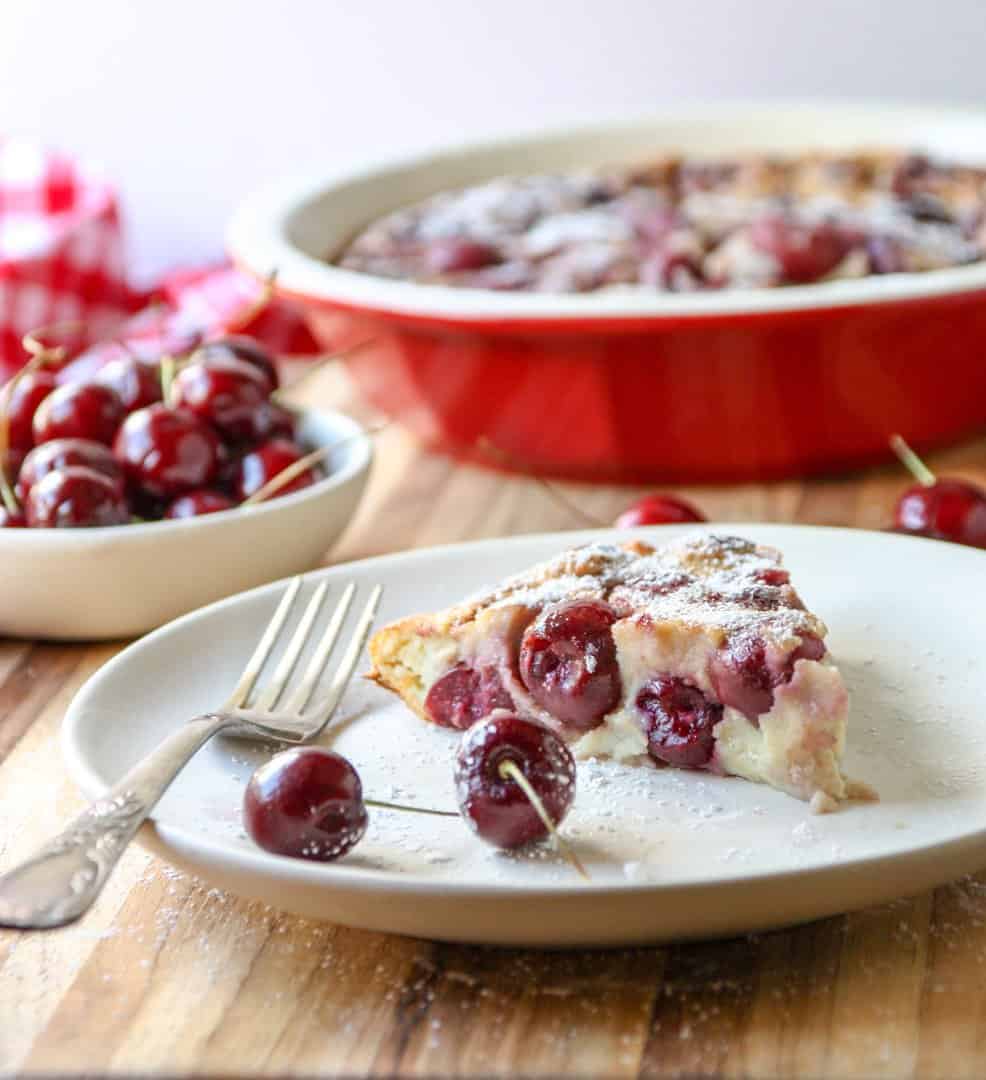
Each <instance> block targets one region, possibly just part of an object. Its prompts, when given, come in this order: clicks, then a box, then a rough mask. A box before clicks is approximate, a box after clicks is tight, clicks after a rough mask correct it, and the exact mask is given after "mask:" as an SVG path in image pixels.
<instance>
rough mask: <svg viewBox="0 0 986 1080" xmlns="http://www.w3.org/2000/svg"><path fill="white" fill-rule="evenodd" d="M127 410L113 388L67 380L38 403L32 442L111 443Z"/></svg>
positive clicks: (33, 424)
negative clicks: (59, 440)
mask: <svg viewBox="0 0 986 1080" xmlns="http://www.w3.org/2000/svg"><path fill="white" fill-rule="evenodd" d="M125 412H126V410H125V409H124V407H123V402H121V401H120V398H119V396H118V395H117V393H116V391H115V390H113V389H111V388H110V387H109V386H103V385H102V384H100V383H66V384H65V385H64V386H59V387H58V389H57V390H53V391H52V392H51V393H50V394H49V395H48V396H47V397H46V398H45V399H44V401H42V402H41V404H40V405H39V406H38V410H37V412H36V413H35V414H34V421H33V423H32V427H33V431H34V442H35V445H37V444H38V443H44V442H49V441H50V440H52V439H89V440H91V441H92V442H98V443H104V444H105V445H107V446H110V445H112V443H113V439H114V437H115V435H116V433H117V430H118V429H119V427H120V423H121V421H122V420H123V417H124V415H125Z"/></svg>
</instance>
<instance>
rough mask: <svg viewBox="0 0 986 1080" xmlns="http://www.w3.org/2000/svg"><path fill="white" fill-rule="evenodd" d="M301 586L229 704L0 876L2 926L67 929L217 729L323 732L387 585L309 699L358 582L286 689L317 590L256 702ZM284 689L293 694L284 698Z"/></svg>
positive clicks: (172, 738) (272, 735) (256, 733)
mask: <svg viewBox="0 0 986 1080" xmlns="http://www.w3.org/2000/svg"><path fill="white" fill-rule="evenodd" d="M301 583H302V579H301V578H300V577H298V578H295V579H294V580H293V581H292V582H291V583H290V585H289V586H288V587H287V589H286V590H285V591H284V593H283V595H282V596H281V599H280V602H279V603H278V605H277V609H276V610H275V612H274V615H273V617H272V618H271V620H270V622H269V623H268V624H267V629H266V630H265V631H264V632H263V634H262V635H261V638H260V641H259V642H258V643H257V647H256V649H255V650H254V652H253V655H252V656H251V657H250V659H249V661H248V662H247V666H246V667H245V668H244V669H243V674H242V675H241V676H240V679H239V681H238V682H237V684H236V688H235V689H234V690H233V693H232V694H231V695H230V697H229V700H228V701H226V702H225V703H224V704H223V705H221V706H220V707H219V709H217V710H216V711H215V712H210V713H205V714H204V715H202V716H198V717H196V718H195V719H194V720H190V721H189V722H188V723H187V724H185V725H183V726H182V727H180V728H179V729H178V730H177V731H175V732H174V734H172V735H169V736H168V737H167V738H166V739H165V740H164V741H163V742H162V743H161V744H160V745H159V746H157V748H156V749H154V750H152V751H151V753H149V754H148V755H147V756H146V757H144V758H143V759H141V761H139V762H138V763H137V764H136V765H135V766H134V767H133V768H132V769H131V770H130V771H129V772H128V773H127V774H126V775H125V776H124V777H123V778H122V779H121V780H119V781H118V782H117V783H116V784H114V785H113V787H112V788H110V790H109V791H108V792H107V793H106V794H105V795H104V796H103V797H102V798H101V799H97V800H96V802H94V803H91V804H90V805H89V806H88V807H87V808H86V809H85V810H84V811H83V812H82V813H81V814H79V816H78V817H76V818H75V819H74V820H73V821H71V822H70V823H69V825H68V826H67V827H66V828H65V829H64V830H63V831H62V832H61V833H59V835H58V836H56V837H55V838H54V840H51V841H50V842H49V843H47V844H45V845H44V847H42V848H41V850H40V851H39V852H38V853H37V854H36V855H34V856H33V857H32V858H30V859H28V860H27V861H26V862H23V863H21V864H20V865H19V866H17V867H15V868H14V869H13V870H10V871H8V872H7V873H6V874H3V875H2V876H0V926H6V927H17V928H19V929H24V930H43V929H48V928H51V927H55V926H64V925H65V924H66V923H70V922H72V921H74V920H75V919H78V918H79V916H80V915H84V914H85V912H86V911H88V910H89V908H90V907H91V905H92V904H93V902H94V901H95V899H96V897H97V896H99V894H100V892H101V891H102V888H103V885H104V884H105V883H106V879H107V878H108V877H109V875H110V873H111V872H112V870H113V868H114V867H115V866H116V864H117V862H119V859H120V856H121V855H122V854H123V852H124V850H125V849H126V847H127V845H128V844H129V843H130V841H131V840H132V839H133V837H134V835H135V834H136V832H137V830H138V829H139V828H140V826H141V825H142V824H143V823H144V822H145V821H146V820H147V818H148V816H149V815H150V812H151V810H153V809H154V806H155V805H156V804H157V802H158V800H159V799H160V798H161V796H162V795H163V794H164V793H165V791H166V790H167V788H168V787H169V785H170V784H171V782H172V781H173V780H174V779H175V777H176V776H177V775H178V774H179V773H180V772H181V770H182V769H183V768H184V767H185V766H186V765H187V764H188V763H189V761H191V759H192V758H193V757H194V756H195V754H196V753H197V752H198V751H199V750H200V749H201V747H202V746H204V745H205V743H207V742H208V741H209V739H211V738H212V737H213V735H217V734H218V733H219V732H222V733H223V734H224V735H232V736H237V737H246V738H254V739H256V738H262V739H276V740H277V741H279V742H284V743H304V742H309V741H310V740H311V739H314V738H315V737H316V736H317V735H319V734H320V733H321V732H322V731H323V730H324V728H325V726H326V724H328V722H329V721H330V720H331V719H332V716H333V714H334V713H335V710H336V708H337V707H338V705H339V702H340V700H341V699H342V695H343V692H344V691H345V689H346V686H347V685H348V684H349V680H350V679H351V678H352V674H353V671H354V669H355V667H356V664H357V661H358V660H359V655H360V653H361V652H362V650H363V646H364V645H365V644H366V639H367V637H368V636H369V633H370V627H371V626H372V625H373V619H374V616H375V615H376V611H377V605H378V604H379V602H380V594H381V592H382V589H381V587H380V586H379V585H377V586H375V587H374V589H373V591H372V592H371V593H370V598H369V600H367V603H366V606H365V607H364V609H363V613H362V614H361V615H360V618H359V622H358V624H357V626H356V629H355V631H354V632H353V636H352V637H351V638H350V640H349V645H348V647H347V649H346V652H345V654H344V655H343V657H342V659H341V660H340V662H339V666H338V667H337V669H336V672H335V674H334V676H333V678H332V682H331V683H330V685H329V689H328V692H327V694H326V695H325V696H324V697H322V698H320V699H319V700H318V701H317V702H316V703H315V704H314V705H311V701H312V698H313V696H314V694H315V691H316V689H317V688H318V685H319V682H320V681H321V677H322V673H323V672H324V670H325V668H326V666H327V664H328V662H329V658H330V657H331V655H332V652H333V650H334V648H335V645H336V641H337V639H338V637H339V633H340V631H341V629H342V625H343V622H344V621H345V619H346V615H347V614H348V612H349V608H350V606H351V605H352V602H353V596H354V594H355V592H356V587H355V586H354V585H351V584H350V585H347V586H346V589H345V590H344V592H343V594H342V597H341V598H340V600H339V603H338V604H337V605H336V608H335V610H334V611H333V613H332V616H331V618H330V619H329V622H328V626H327V627H326V629H325V632H324V633H323V634H322V637H321V639H320V640H319V642H318V644H317V645H316V646H315V648H314V649H313V651H312V654H311V658H310V659H309V661H308V665H307V667H306V668H305V671H304V673H303V675H302V677H301V680H300V682H298V684H297V685H296V686H293V687H291V688H290V692H289V686H288V683H289V682H290V681H291V677H292V675H293V673H294V669H295V668H296V667H297V665H298V661H299V659H300V658H301V655H302V653H303V652H304V650H305V647H306V645H307V644H308V643H309V641H310V640H312V638H313V630H314V627H315V623H316V620H317V619H318V616H319V612H320V611H321V609H322V605H323V603H324V602H325V597H326V593H327V592H328V584H327V583H326V582H323V583H322V584H321V585H319V586H318V587H317V588H316V589H315V592H314V593H313V594H312V597H311V599H310V600H309V602H308V606H307V607H306V608H305V612H304V614H303V615H302V617H301V620H300V621H299V623H298V626H297V628H296V630H295V632H294V635H293V636H292V637H291V640H290V642H289V644H288V645H287V647H286V648H285V650H284V652H283V654H282V655H281V658H280V660H279V661H278V663H277V667H276V668H275V670H274V673H273V674H272V675H271V677H270V680H269V681H268V682H267V683H266V685H265V686H263V687H262V688H260V689H259V690H258V691H257V693H256V695H255V696H254V698H253V700H252V701H250V698H251V695H252V694H253V691H254V688H255V686H256V684H257V679H258V677H259V675H260V673H261V671H262V670H263V667H264V665H265V664H266V662H267V660H268V658H269V657H270V655H271V653H272V652H273V651H274V648H275V646H276V644H277V642H278V641H279V640H280V638H281V631H282V630H283V629H284V626H285V623H286V622H287V620H288V617H289V615H290V614H291V609H292V607H293V606H294V602H295V600H296V598H297V596H298V593H299V591H300V589H301ZM285 696H287V700H286V701H284V704H283V705H282V704H281V702H282V700H283V699H284V698H285ZM310 705H311V707H309V706H310Z"/></svg>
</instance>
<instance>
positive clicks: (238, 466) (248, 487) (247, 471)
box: [231, 439, 317, 502]
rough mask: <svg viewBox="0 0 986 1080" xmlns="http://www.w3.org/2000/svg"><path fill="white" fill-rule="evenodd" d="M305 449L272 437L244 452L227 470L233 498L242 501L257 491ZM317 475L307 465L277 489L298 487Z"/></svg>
mask: <svg viewBox="0 0 986 1080" xmlns="http://www.w3.org/2000/svg"><path fill="white" fill-rule="evenodd" d="M304 455H305V451H304V450H302V449H301V447H300V446H297V445H296V444H295V443H293V442H289V441H288V440H287V439H272V440H271V441H270V442H266V443H263V445H261V446H258V447H256V448H255V449H253V450H251V451H250V452H249V453H247V454H244V455H243V457H241V458H240V460H239V461H237V462H235V463H234V465H233V468H232V470H231V474H232V481H231V487H232V491H233V496H234V498H236V499H238V500H239V501H240V502H242V501H243V500H244V499H248V498H249V497H250V496H251V495H253V494H254V493H255V492H258V491H259V490H260V489H261V488H262V487H263V486H264V485H265V484H266V483H268V481H270V480H273V478H274V477H275V476H277V474H278V473H280V472H283V471H284V470H285V469H286V468H287V467H288V466H289V465H293V464H294V463H295V462H296V461H298V460H300V459H301V458H302V457H304ZM316 479H317V477H316V475H315V472H314V469H308V470H307V471H305V472H303V473H302V474H301V475H300V476H297V477H295V478H294V480H292V481H291V483H289V484H288V485H286V486H285V487H283V488H281V490H280V491H278V492H277V494H278V495H287V494H288V493H289V492H291V491H300V490H301V489H302V488H306V487H310V486H311V485H312V484H314V483H315V480H316Z"/></svg>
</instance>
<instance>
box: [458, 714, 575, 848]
mask: <svg viewBox="0 0 986 1080" xmlns="http://www.w3.org/2000/svg"><path fill="white" fill-rule="evenodd" d="M506 762H513V763H514V764H515V766H516V767H517V768H518V769H519V770H520V772H521V773H522V774H523V776H524V778H525V779H526V781H527V783H528V784H530V786H531V787H532V788H533V789H534V792H535V794H536V795H537V797H538V798H539V799H540V801H541V804H542V806H543V808H544V810H545V812H546V813H547V816H548V818H549V820H550V821H551V822H553V823H554V825H556V826H557V825H559V824H560V823H561V822H562V820H563V819H564V817H565V815H566V814H567V813H568V811H569V808H570V807H571V805H572V800H573V799H574V798H575V761H574V759H573V758H572V754H571V751H570V750H569V749H568V747H567V746H566V745H565V744H564V742H562V740H561V739H560V738H558V736H557V735H555V734H554V732H552V731H549V730H548V729H547V728H546V727H544V726H543V725H542V724H539V723H536V722H535V721H533V720H527V719H524V718H523V717H520V716H517V715H515V714H514V713H510V712H506V711H503V710H499V711H497V712H495V713H493V714H492V715H491V716H489V717H487V718H486V719H485V720H481V721H479V723H477V724H474V725H473V726H472V727H471V728H469V730H468V731H467V732H466V733H465V734H464V735H463V736H462V742H461V743H460V744H459V750H458V753H457V754H456V758H455V774H454V775H455V790H456V796H457V798H458V802H459V809H460V810H461V812H462V816H463V817H464V818H465V820H466V821H467V822H468V823H469V825H470V826H471V827H472V829H473V830H474V831H475V832H476V834H477V835H478V836H480V837H482V838H483V839H484V840H486V841H487V842H488V843H490V844H494V845H495V846H496V847H500V848H516V847H520V846H521V845H523V844H527V843H530V842H531V841H534V840H541V839H543V838H544V837H545V836H547V835H548V827H547V825H546V824H545V823H544V821H542V819H541V816H540V815H539V814H538V812H537V810H536V808H535V807H534V805H533V804H532V802H531V800H530V798H529V797H528V795H527V794H526V793H525V792H524V790H523V788H522V787H521V786H520V785H519V784H518V783H517V781H516V780H514V779H512V778H511V777H510V775H509V773H507V772H506V771H505V770H504V768H503V766H504V764H505V763H506Z"/></svg>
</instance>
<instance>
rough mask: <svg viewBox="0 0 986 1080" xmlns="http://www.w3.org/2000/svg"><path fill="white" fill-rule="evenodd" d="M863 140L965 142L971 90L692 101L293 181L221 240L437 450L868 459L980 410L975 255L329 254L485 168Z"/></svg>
mask: <svg viewBox="0 0 986 1080" xmlns="http://www.w3.org/2000/svg"><path fill="white" fill-rule="evenodd" d="M872 147H881V148H882V147H890V148H894V147H896V148H903V149H917V150H923V151H927V152H929V153H932V154H935V155H940V156H942V157H945V158H949V159H952V160H957V161H968V162H975V163H976V164H982V163H983V161H984V158H986V112H983V111H979V110H965V109H954V108H953V109H929V108H912V107H869V106H855V105H824V106H821V105H804V106H790V105H784V106H778V105H770V106H767V105H753V106H749V105H746V106H740V105H732V106H722V105H720V106H701V107H696V106H692V107H689V108H681V109H676V110H674V111H669V112H667V113H665V114H663V115H660V116H652V117H649V118H647V119H644V120H636V121H633V122H631V123H627V122H624V123H621V124H614V125H610V126H607V127H595V128H592V129H579V130H575V131H567V132H560V133H554V134H548V135H543V134H542V135H537V136H526V137H522V138H516V139H510V140H503V141H500V142H497V143H487V144H482V145H478V146H475V147H471V148H459V149H455V150H450V151H447V152H443V153H439V154H433V155H430V156H427V157H420V158H417V159H414V160H411V161H403V162H400V163H396V164H394V163H391V164H389V165H383V166H379V167H375V168H372V169H367V170H363V171H358V172H357V171H355V170H353V171H351V172H348V173H346V174H345V175H343V176H341V177H335V178H328V179H327V178H325V177H322V178H321V179H316V180H314V181H308V182H302V183H298V182H293V183H290V184H287V185H282V186H280V187H278V188H276V189H274V190H271V191H268V192H265V193H262V194H259V195H257V196H255V197H254V198H252V199H250V200H248V202H247V203H246V204H245V205H244V206H243V207H242V208H241V209H240V210H239V211H238V213H237V214H236V216H235V218H234V221H233V223H232V225H231V228H230V233H229V243H230V249H231V252H232V254H233V257H234V258H235V259H236V261H237V262H238V263H239V264H240V265H242V266H244V267H245V268H247V269H249V270H251V271H252V272H254V273H256V274H258V275H267V274H268V273H270V271H272V270H274V269H276V270H277V272H278V277H277V288H278V291H279V292H281V293H282V294H284V295H285V296H289V297H291V298H293V299H294V300H296V301H298V302H300V303H301V304H302V306H303V308H304V310H305V312H306V314H307V317H308V319H309V322H310V325H311V327H312V329H313V331H314V332H315V334H316V336H317V337H318V339H319V340H320V341H321V342H322V343H323V344H324V346H325V347H326V348H327V349H332V348H340V347H345V346H346V345H347V344H351V343H353V342H357V341H366V342H368V343H367V344H366V345H365V346H364V347H363V348H361V349H358V350H356V351H355V352H353V354H352V355H351V356H349V357H348V358H347V360H346V363H347V365H348V368H349V370H350V372H351V373H352V375H353V377H354V378H355V380H356V382H357V383H358V385H359V386H360V387H361V389H362V391H363V392H364V394H365V395H366V396H367V397H368V398H369V399H370V400H371V401H372V402H373V403H374V404H375V405H376V406H378V407H379V408H380V409H382V410H383V411H384V412H385V413H387V414H388V415H391V416H393V417H396V418H397V419H399V420H400V421H401V422H403V423H404V424H406V425H407V426H408V427H409V428H411V429H412V430H413V431H414V432H416V433H417V434H418V435H419V436H420V437H421V438H423V439H424V440H425V441H426V442H427V443H429V444H431V445H433V446H436V447H439V448H441V449H444V450H447V451H449V452H451V453H453V454H455V455H457V456H460V457H467V458H475V459H479V460H486V461H491V462H493V463H497V464H504V463H507V464H510V465H512V466H515V467H518V468H523V469H527V470H531V471H537V472H541V473H546V474H551V475H556V476H562V477H570V478H573V479H582V480H598V481H627V482H630V481H635V482H639V481H654V480H666V481H682V482H706V481H710V482H711V481H743V480H763V479H778V478H783V477H790V476H796V475H802V474H808V473H819V472H827V471H833V470H841V469H846V468H851V467H855V466H860V465H864V464H868V463H872V462H877V461H880V460H884V459H886V458H887V457H888V453H889V452H888V449H887V438H888V436H889V435H890V434H891V433H892V432H894V431H900V432H901V433H903V434H904V435H905V436H906V437H907V438H908V439H909V440H910V441H911V442H912V443H913V444H914V445H916V446H919V447H931V446H934V445H937V444H941V443H944V442H947V441H949V440H954V439H956V438H958V437H961V436H963V435H967V434H969V433H972V432H974V431H976V430H977V429H979V428H982V427H983V426H986V362H984V357H983V353H984V346H986V263H977V264H973V265H969V266H963V267H958V268H955V269H948V270H936V271H930V272H926V273H920V274H890V275H883V276H879V277H870V278H862V279H855V280H843V281H830V282H824V283H821V284H816V285H804V286H792V287H787V288H781V289H756V290H754V289H750V290H728V291H723V292H712V293H697V294H666V293H665V294H662V293H648V292H642V291H629V290H628V291H616V290H614V291H603V292H595V293H588V294H585V295H550V294H545V293H501V292H492V291H486V290H479V289H475V290H474V289H451V288H443V287H438V286H432V285H421V284H415V283H409V282H401V281H392V280H387V279H383V278H377V277H372V276H370V275H366V274H359V273H355V272H353V271H348V270H343V269H340V268H338V267H334V266H331V265H329V264H328V263H327V262H325V261H324V257H325V256H326V255H331V254H334V253H335V252H336V251H337V250H339V248H340V247H341V246H342V245H343V244H344V243H345V242H346V241H347V240H348V239H349V238H350V236H351V235H352V234H353V233H354V232H355V231H356V230H357V229H358V228H359V227H360V226H362V225H363V224H365V223H366V222H368V221H370V220H372V219H373V218H375V217H378V216H380V215H381V214H384V213H386V212H387V211H389V210H391V209H394V208H395V207H397V206H400V205H402V204H404V203H408V202H413V201H416V200H418V199H420V198H423V197H424V196H426V195H428V194H431V193H433V192H435V191H440V190H443V189H447V188H455V187H461V186H464V185H466V184H470V183H475V182H476V181H479V180H482V179H485V178H488V177H492V176H496V175H499V174H504V173H515V172H531V171H545V170H551V169H569V168H577V167H579V166H592V165H596V164H604V163H614V162H625V161H632V160H637V159H643V158H646V157H647V156H648V155H653V154H656V153H660V152H663V151H681V152H683V153H687V154H703V155H709V156H714V155H717V154H728V153H741V152H750V151H763V150H766V151H777V152H784V153H795V152H797V151H803V150H818V149H823V150H852V149H860V148H872Z"/></svg>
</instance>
